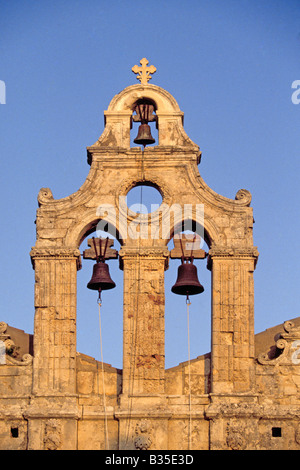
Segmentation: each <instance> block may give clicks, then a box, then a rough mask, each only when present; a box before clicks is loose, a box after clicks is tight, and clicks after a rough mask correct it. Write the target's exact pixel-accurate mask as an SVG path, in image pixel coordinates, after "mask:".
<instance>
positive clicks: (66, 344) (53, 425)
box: [26, 248, 80, 450]
mask: <svg viewBox="0 0 300 470" xmlns="http://www.w3.org/2000/svg"><path fill="white" fill-rule="evenodd" d="M31 258H32V262H33V267H34V269H35V319H34V345H33V346H34V359H33V385H32V399H31V403H30V406H29V408H28V409H27V411H26V418H27V419H28V448H29V449H33V450H42V449H48V448H52V447H53V446H54V447H53V448H56V449H70V450H71V449H76V446H77V419H78V409H77V399H76V271H77V269H78V267H79V262H80V253H79V250H75V249H67V248H56V249H54V248H53V249H52V248H44V249H38V248H33V249H32V251H31ZM49 435H51V436H52V437H53V436H54V437H55V439H54V437H53V438H52V437H50V438H49ZM52 441H55V443H54V444H53V442H52Z"/></svg>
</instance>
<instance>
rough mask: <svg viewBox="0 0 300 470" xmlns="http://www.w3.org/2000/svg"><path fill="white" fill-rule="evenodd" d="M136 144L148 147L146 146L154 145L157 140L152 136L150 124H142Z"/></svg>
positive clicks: (135, 140)
mask: <svg viewBox="0 0 300 470" xmlns="http://www.w3.org/2000/svg"><path fill="white" fill-rule="evenodd" d="M133 142H134V143H135V144H140V145H143V146H144V147H146V145H149V144H154V142H155V139H154V138H153V137H152V135H151V129H150V126H149V124H141V125H140V127H139V130H138V135H137V136H136V138H135V139H134V141H133Z"/></svg>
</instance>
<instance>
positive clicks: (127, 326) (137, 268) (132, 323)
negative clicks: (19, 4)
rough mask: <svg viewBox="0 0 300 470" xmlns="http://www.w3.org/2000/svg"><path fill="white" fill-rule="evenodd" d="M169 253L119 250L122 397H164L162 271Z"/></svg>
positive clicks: (150, 250)
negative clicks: (123, 395) (144, 395)
mask: <svg viewBox="0 0 300 470" xmlns="http://www.w3.org/2000/svg"><path fill="white" fill-rule="evenodd" d="M168 254H169V252H168V250H167V249H162V248H157V249H156V248H152V247H151V248H141V249H138V248H134V249H129V248H122V249H121V251H120V253H119V256H120V259H121V265H122V268H123V270H124V319H123V328H124V333H123V335H124V336H123V387H122V392H123V394H125V395H132V394H142V393H146V394H149V393H152V394H153V393H154V394H155V393H164V375H165V338H164V334H165V331H164V325H165V321H164V306H165V295H164V271H165V267H166V261H167V259H168Z"/></svg>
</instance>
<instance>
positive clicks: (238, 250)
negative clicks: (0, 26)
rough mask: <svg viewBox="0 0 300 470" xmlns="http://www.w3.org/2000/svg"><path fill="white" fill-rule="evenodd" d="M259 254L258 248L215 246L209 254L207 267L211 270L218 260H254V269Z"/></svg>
mask: <svg viewBox="0 0 300 470" xmlns="http://www.w3.org/2000/svg"><path fill="white" fill-rule="evenodd" d="M258 256H259V252H258V249H257V247H256V246H252V247H228V246H214V247H212V248H211V249H210V250H209V252H208V260H207V267H208V269H211V265H212V261H213V259H216V258H223V259H226V258H227V259H245V258H252V259H254V267H255V266H256V263H257V260H258Z"/></svg>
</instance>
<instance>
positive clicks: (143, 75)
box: [131, 57, 156, 85]
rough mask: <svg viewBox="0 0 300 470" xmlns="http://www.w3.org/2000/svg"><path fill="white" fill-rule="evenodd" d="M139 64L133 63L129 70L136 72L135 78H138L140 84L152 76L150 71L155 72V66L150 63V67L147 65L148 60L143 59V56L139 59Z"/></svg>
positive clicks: (144, 83) (145, 83)
mask: <svg viewBox="0 0 300 470" xmlns="http://www.w3.org/2000/svg"><path fill="white" fill-rule="evenodd" d="M140 64H141V67H139V66H138V65H135V66H134V67H132V69H131V70H132V71H133V73H136V74H138V75H137V77H136V78H137V80H140V82H141V84H142V85H147V83H148V81H149V80H150V79H151V78H152V76H151V75H150V73H155V72H156V67H154V65H150V67H147V65H148V64H149V61H148V60H147V59H145V57H144V58H143V59H141V60H140Z"/></svg>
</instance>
